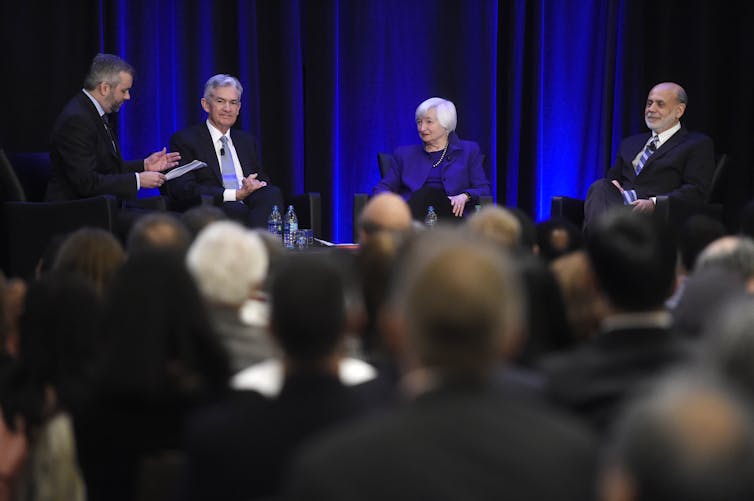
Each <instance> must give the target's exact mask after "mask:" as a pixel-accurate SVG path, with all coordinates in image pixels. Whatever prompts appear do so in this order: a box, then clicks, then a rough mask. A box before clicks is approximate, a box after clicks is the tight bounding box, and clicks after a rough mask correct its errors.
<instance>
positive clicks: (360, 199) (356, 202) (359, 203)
mask: <svg viewBox="0 0 754 501" xmlns="http://www.w3.org/2000/svg"><path fill="white" fill-rule="evenodd" d="M368 201H369V194H367V193H354V194H353V212H352V213H353V241H354V242H358V241H359V217H361V212H362V211H363V210H364V207H366V205H367V202H368Z"/></svg>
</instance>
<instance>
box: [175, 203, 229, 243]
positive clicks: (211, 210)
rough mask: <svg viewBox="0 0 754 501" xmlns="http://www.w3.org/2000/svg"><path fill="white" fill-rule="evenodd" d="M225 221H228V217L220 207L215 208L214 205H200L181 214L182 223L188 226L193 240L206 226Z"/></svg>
mask: <svg viewBox="0 0 754 501" xmlns="http://www.w3.org/2000/svg"><path fill="white" fill-rule="evenodd" d="M225 219H228V216H226V215H225V213H224V212H223V210H222V209H221V208H220V207H215V206H214V205H198V206H196V207H191V208H190V209H188V210H187V211H186V212H183V213H181V221H183V224H185V225H186V229H188V231H189V233H190V234H191V239H192V240H193V239H194V238H196V236H197V235H198V234H199V232H200V231H202V230H203V229H204V227H205V226H208V225H209V224H210V223H214V222H215V221H223V220H225Z"/></svg>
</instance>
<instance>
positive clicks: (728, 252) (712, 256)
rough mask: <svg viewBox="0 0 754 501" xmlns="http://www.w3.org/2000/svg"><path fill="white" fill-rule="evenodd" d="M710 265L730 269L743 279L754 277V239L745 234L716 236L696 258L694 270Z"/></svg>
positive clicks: (709, 266)
mask: <svg viewBox="0 0 754 501" xmlns="http://www.w3.org/2000/svg"><path fill="white" fill-rule="evenodd" d="M711 267H720V268H723V269H726V270H729V271H732V272H734V273H736V274H737V275H739V276H740V277H741V278H743V279H744V280H749V279H751V278H754V240H752V239H751V238H749V237H745V236H725V237H722V238H718V239H717V240H715V241H714V242H712V243H711V244H709V245H708V246H707V247H705V248H704V250H703V251H702V252H701V254H699V257H697V258H696V264H694V272H696V271H697V270H703V269H706V268H711Z"/></svg>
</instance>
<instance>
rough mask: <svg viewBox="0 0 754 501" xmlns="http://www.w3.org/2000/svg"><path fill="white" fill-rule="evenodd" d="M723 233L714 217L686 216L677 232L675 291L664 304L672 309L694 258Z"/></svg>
mask: <svg viewBox="0 0 754 501" xmlns="http://www.w3.org/2000/svg"><path fill="white" fill-rule="evenodd" d="M724 235H725V227H724V226H723V225H722V223H721V222H720V221H718V220H716V219H713V218H711V217H709V216H705V215H703V214H696V215H693V216H691V217H690V218H688V219H687V220H686V221H685V222H684V223H683V224H682V225H681V229H680V231H679V232H678V256H679V260H678V261H679V262H678V267H677V273H676V285H675V292H674V293H673V295H672V296H671V297H670V298H669V299H668V301H667V303H666V305H667V307H668V308H670V309H673V308H675V307H676V306H678V301H679V300H680V299H681V297H682V296H683V291H684V289H685V284H686V279H687V278H688V276H689V275H690V274H691V272H692V271H693V269H694V263H696V258H697V257H698V256H699V254H700V253H701V252H702V250H704V248H705V247H707V245H709V244H710V243H712V242H713V241H715V240H717V239H718V238H721V237H722V236H724Z"/></svg>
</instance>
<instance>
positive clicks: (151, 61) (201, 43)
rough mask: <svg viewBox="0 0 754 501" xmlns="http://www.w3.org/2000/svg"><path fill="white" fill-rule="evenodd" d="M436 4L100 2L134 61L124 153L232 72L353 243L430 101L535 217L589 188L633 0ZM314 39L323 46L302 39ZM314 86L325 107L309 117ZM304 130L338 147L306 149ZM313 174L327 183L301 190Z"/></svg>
mask: <svg viewBox="0 0 754 501" xmlns="http://www.w3.org/2000/svg"><path fill="white" fill-rule="evenodd" d="M436 4H437V0H415V1H412V2H405V1H404V0H364V1H362V2H348V1H346V2H343V1H340V0H323V1H322V2H321V4H318V5H317V9H319V10H318V12H320V13H324V14H325V18H326V19H328V23H329V22H330V20H331V21H332V23H334V24H332V25H328V26H326V27H325V26H319V24H318V23H310V22H309V21H310V20H308V19H306V18H304V17H303V16H304V14H305V13H306V14H307V15H311V13H312V10H313V9H310V10H307V8H311V5H309V4H306V3H304V2H301V1H300V0H291V1H285V2H281V3H274V2H261V1H259V0H256V1H255V0H235V1H234V2H231V4H230V5H229V7H230V9H229V10H225V11H223V12H225V14H223V15H222V16H220V17H219V11H218V9H217V8H216V6H215V5H214V4H213V2H211V1H210V0H197V2H195V3H193V4H192V5H191V6H190V7H191V8H188V7H189V6H185V5H183V3H181V2H176V1H175V0H169V1H167V2H158V3H154V2H151V1H149V0H131V1H129V2H126V1H125V0H116V1H114V2H113V3H112V4H107V3H106V2H104V1H103V0H99V5H100V16H99V23H100V26H99V29H100V37H99V43H100V49H101V50H105V51H108V52H114V53H116V54H119V55H121V56H123V57H124V58H125V59H126V60H128V61H129V62H131V63H132V64H133V65H134V67H135V68H136V70H137V79H136V83H135V85H134V92H133V99H132V100H131V102H129V103H127V104H126V105H125V106H124V111H122V112H121V113H120V116H119V137H120V142H121V146H122V149H123V152H124V156H125V157H126V158H129V159H132V158H143V157H144V156H146V155H148V154H149V153H151V152H153V151H156V150H158V149H161V148H162V147H163V146H166V145H167V143H168V141H169V138H170V136H171V135H172V134H173V133H174V132H175V131H176V130H178V129H181V128H183V127H187V126H189V125H191V124H193V123H195V122H197V121H199V120H201V119H203V118H204V113H203V112H202V110H201V108H200V106H199V98H200V97H201V95H200V93H201V91H202V89H203V87H202V86H203V83H204V82H205V81H206V79H207V78H208V77H209V76H211V75H213V74H215V73H219V72H226V73H235V74H237V76H238V77H239V79H240V80H241V82H242V83H243V85H244V88H245V92H244V96H243V107H242V109H241V118H240V125H241V126H242V127H243V128H244V129H247V130H249V131H250V132H252V133H253V134H255V135H256V136H257V137H258V138H259V139H260V146H262V145H264V148H265V149H264V151H263V152H262V160H263V162H264V164H265V165H267V166H269V167H270V168H271V169H272V173H273V178H274V179H275V180H276V181H277V178H276V177H275V174H274V173H275V172H278V173H279V175H280V179H281V182H284V183H285V186H284V188H285V189H286V190H287V191H289V192H291V193H290V194H296V193H301V192H304V191H319V190H322V191H323V206H324V207H325V208H326V209H327V210H326V213H324V214H323V218H324V219H325V220H326V221H327V222H328V223H329V226H330V227H331V232H330V233H331V234H330V235H325V236H326V237H329V238H330V239H332V240H334V241H346V240H350V239H351V228H352V223H353V221H352V213H351V209H352V207H351V201H352V197H353V193H355V192H367V193H368V192H371V190H372V188H373V186H374V185H375V184H376V183H377V182H378V181H379V171H378V169H377V162H376V154H377V153H378V152H382V151H387V152H389V151H392V150H393V149H394V148H395V147H397V146H399V145H403V144H412V143H418V142H419V139H418V137H417V134H416V128H415V124H414V119H413V113H414V110H415V108H416V106H417V105H418V104H419V103H420V102H422V101H423V100H425V99H427V98H429V97H433V96H441V97H445V98H447V99H450V100H451V101H453V102H454V103H455V104H456V107H457V109H458V133H459V135H460V136H461V137H462V138H464V139H469V140H473V141H476V142H478V143H479V144H480V147H481V148H482V152H483V153H484V154H485V155H486V158H487V169H488V174H489V177H490V181H491V183H492V186H493V192H494V194H495V198H496V200H497V202H498V203H501V204H505V205H510V206H521V207H522V208H523V209H525V210H528V211H531V213H532V216H533V217H534V218H535V219H537V220H540V219H543V218H545V217H548V216H549V204H550V198H551V196H553V195H556V194H564V195H571V196H580V197H583V195H584V194H585V192H586V188H587V187H588V186H589V184H590V183H591V182H592V181H593V180H594V179H595V178H597V177H599V176H601V175H602V173H603V172H604V169H605V167H606V166H607V163H608V162H609V160H610V158H611V157H612V154H613V152H614V150H615V148H616V147H617V143H618V141H619V139H620V137H621V136H622V135H623V133H624V131H625V129H626V123H625V122H626V120H624V118H623V116H622V115H621V113H620V110H621V109H622V107H621V106H622V105H621V103H620V101H621V99H622V96H623V95H624V93H628V92H634V88H633V86H634V85H635V84H636V82H637V80H638V78H639V77H637V76H636V75H633V74H631V75H627V74H626V73H625V71H626V69H625V68H624V67H623V66H624V63H623V52H624V51H625V50H627V48H626V47H625V46H624V43H623V38H624V37H625V36H626V35H625V26H624V24H625V21H624V20H623V16H624V15H625V13H624V10H625V5H624V4H625V1H624V0H621V1H619V2H618V3H617V4H615V3H613V2H603V1H601V0H584V1H583V2H577V3H572V2H569V3H560V2H548V1H546V0H537V1H527V0H515V1H514V2H512V3H510V2H502V1H500V0H479V1H476V2H463V1H458V2H452V1H448V2H442V7H443V8H442V9H438V8H436V7H437V5H436ZM106 8H107V9H106ZM110 9H111V10H110ZM137 13H138V14H137ZM234 17H235V19H234ZM307 30H309V32H310V35H311V34H312V33H314V37H312V36H309V37H308V38H307V37H305V33H307ZM320 30H321V32H320ZM317 38H321V40H325V41H326V43H325V42H322V45H321V46H319V47H315V48H312V47H307V46H306V43H312V40H315V41H317V42H318V40H317ZM108 43H109V44H113V45H114V47H109V46H108ZM323 48H324V49H323ZM323 50H324V51H326V52H327V53H324V54H323V53H322V51H323ZM322 64H327V66H326V67H327V72H321V73H316V72H312V71H310V70H311V68H312V67H315V66H317V65H322ZM330 64H331V66H330ZM312 74H317V75H319V76H320V79H321V78H322V77H324V79H325V81H320V80H316V81H313V80H312V78H311V75H312ZM627 77H628V78H629V80H628V81H624V80H625V79H626V78H627ZM270 92H272V93H273V96H272V97H270V95H269V94H270ZM304 96H307V98H309V99H311V98H314V99H318V100H319V99H321V100H322V103H321V104H322V106H321V108H322V109H326V110H327V112H328V113H329V114H331V115H330V116H328V117H317V116H305V113H304V109H305V108H304V104H305V103H304ZM623 104H625V103H623ZM639 111H640V110H639ZM640 118H641V117H640V115H639V114H638V111H637V117H636V119H637V120H639V119H640ZM319 123H322V124H323V126H322V127H316V125H317V124H319ZM307 124H308V125H311V124H314V125H315V127H307ZM304 131H307V132H306V133H307V134H316V137H315V138H310V137H308V136H307V137H305V132H304ZM305 139H306V140H307V141H314V142H315V143H316V144H319V145H321V147H322V148H323V151H322V155H323V156H327V155H329V158H317V157H311V156H307V155H306V151H305V148H304V144H305ZM308 144H311V143H308ZM328 148H329V150H328ZM318 155H319V153H318ZM305 158H306V162H308V163H307V165H304V163H305ZM305 168H306V170H305ZM319 179H329V181H322V182H321V184H319V185H317V186H316V188H315V189H312V186H308V185H307V183H316V182H318V181H317V180H319ZM524 190H525V191H524ZM328 191H329V193H328ZM529 205H530V206H529ZM326 226H328V224H326Z"/></svg>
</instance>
